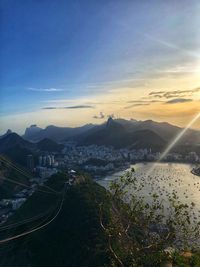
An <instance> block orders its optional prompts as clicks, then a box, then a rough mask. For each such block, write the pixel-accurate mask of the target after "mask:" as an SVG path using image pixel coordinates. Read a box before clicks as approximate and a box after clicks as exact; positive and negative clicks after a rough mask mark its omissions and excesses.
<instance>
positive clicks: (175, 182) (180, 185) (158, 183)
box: [98, 163, 200, 211]
mask: <svg viewBox="0 0 200 267" xmlns="http://www.w3.org/2000/svg"><path fill="white" fill-rule="evenodd" d="M152 164H153V163H147V164H144V163H138V164H136V165H133V166H131V167H134V168H135V174H134V175H135V177H136V178H137V180H138V183H140V184H142V185H143V188H142V190H141V191H140V194H141V195H142V196H144V199H145V200H146V201H147V202H148V200H149V198H150V195H152V194H153V193H156V194H158V195H159V197H160V198H161V199H164V200H167V199H168V198H169V196H170V195H171V194H172V193H173V192H174V193H176V195H177V196H178V197H179V201H180V202H181V203H184V204H191V202H193V203H194V204H195V210H196V211H199V210H200V177H199V176H196V175H193V174H192V173H191V169H192V168H193V166H191V165H189V164H179V163H169V164H168V163H156V164H155V167H154V168H153V171H151V172H149V170H150V169H151V168H152ZM128 170H129V169H128ZM148 173H149V175H148ZM123 174H124V171H120V172H117V173H115V174H113V175H110V176H107V177H105V178H104V179H102V180H99V181H98V182H99V184H100V185H102V186H104V187H105V188H108V187H109V184H110V182H111V181H112V180H115V179H118V178H119V177H120V176H121V175H123Z"/></svg>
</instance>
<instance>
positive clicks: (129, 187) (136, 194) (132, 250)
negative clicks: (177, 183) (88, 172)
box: [99, 168, 200, 267]
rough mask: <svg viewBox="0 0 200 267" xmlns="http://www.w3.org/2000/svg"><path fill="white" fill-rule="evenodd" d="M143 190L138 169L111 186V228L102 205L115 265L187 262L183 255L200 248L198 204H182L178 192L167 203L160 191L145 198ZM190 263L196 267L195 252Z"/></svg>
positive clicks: (188, 260)
mask: <svg viewBox="0 0 200 267" xmlns="http://www.w3.org/2000/svg"><path fill="white" fill-rule="evenodd" d="M143 188H144V183H143V180H142V179H139V178H137V176H135V175H134V168H132V169H131V171H128V172H126V173H125V175H123V176H122V177H120V178H119V179H117V180H115V181H113V182H112V183H111V185H110V191H111V194H110V193H109V196H110V200H111V213H112V223H111V224H109V225H105V224H104V222H103V212H102V205H103V203H101V204H100V212H99V214H100V224H101V227H102V229H103V230H104V231H105V233H106V235H107V238H108V249H109V251H110V253H111V255H112V257H113V266H123V267H124V266H129V267H130V266H163V264H164V263H166V262H170V263H173V261H174V263H175V262H177V259H179V261H180V258H181V259H183V262H184V261H185V258H186V257H185V255H184V253H182V254H181V252H183V251H184V252H185V251H191V250H192V249H194V248H195V249H197V248H198V247H199V246H200V245H198V243H200V242H199V240H200V220H199V218H200V217H199V214H198V213H197V211H196V210H195V204H194V203H193V202H192V203H191V204H190V205H188V204H183V203H181V201H180V200H179V198H178V196H177V194H176V193H175V192H174V191H172V194H169V195H168V199H167V200H166V199H165V200H164V199H162V198H161V196H159V195H158V194H157V193H156V192H150V193H149V194H148V196H146V197H144V190H143ZM177 255H178V257H177ZM190 261H191V265H187V266H194V265H192V253H191V256H190V257H188V259H187V260H186V261H185V262H187V263H188V262H190ZM193 262H194V260H193ZM177 266H180V265H177ZM181 266H184V265H181ZM196 266H197V265H196Z"/></svg>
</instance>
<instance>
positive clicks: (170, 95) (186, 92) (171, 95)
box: [149, 87, 200, 99]
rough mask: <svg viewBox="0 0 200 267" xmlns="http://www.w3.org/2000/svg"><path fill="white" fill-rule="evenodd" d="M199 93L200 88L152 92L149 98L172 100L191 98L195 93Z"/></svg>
mask: <svg viewBox="0 0 200 267" xmlns="http://www.w3.org/2000/svg"><path fill="white" fill-rule="evenodd" d="M198 92H200V87H197V88H193V89H189V90H175V91H152V92H150V93H149V96H152V97H156V98H167V99H168V98H174V97H184V96H192V95H193V94H195V93H198Z"/></svg>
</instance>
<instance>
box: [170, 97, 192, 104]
mask: <svg viewBox="0 0 200 267" xmlns="http://www.w3.org/2000/svg"><path fill="white" fill-rule="evenodd" d="M192 101H193V100H192V99H189V98H174V99H172V100H169V101H167V102H165V104H178V103H186V102H192Z"/></svg>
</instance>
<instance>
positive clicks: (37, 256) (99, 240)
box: [0, 174, 110, 267]
mask: <svg viewBox="0 0 200 267" xmlns="http://www.w3.org/2000/svg"><path fill="white" fill-rule="evenodd" d="M65 181H66V177H65V175H63V174H59V175H56V176H54V177H53V178H52V179H51V180H50V181H49V182H48V185H49V186H53V188H54V189H55V190H58V191H60V190H63V182H65ZM43 190H44V188H43ZM45 190H47V189H46V188H45ZM106 197H107V194H106V191H105V189H104V188H102V187H100V186H99V185H97V184H96V183H94V182H92V181H90V180H89V179H86V182H82V183H79V184H76V185H75V186H72V187H70V188H69V189H67V190H66V193H65V198H64V203H63V207H62V210H61V212H60V214H59V216H58V217H57V218H56V219H55V220H54V221H53V222H52V223H51V224H49V225H48V226H47V227H46V228H44V229H42V230H39V231H37V232H35V233H32V234H31V235H27V236H25V237H22V238H20V239H18V240H14V241H11V242H9V243H5V244H1V245H0V253H1V260H0V266H2V267H4V266H5V267H11V266H12V267H13V266H15V267H25V266H31V267H40V266H41V267H43V266H48V267H49V266H52V267H55V266H59V267H61V266H80V267H81V266H85V267H89V266H91V267H95V266H98V267H99V266H105V264H108V265H107V266H109V262H110V258H109V254H108V252H107V248H106V247H107V245H106V244H107V240H106V237H105V236H104V233H103V231H102V229H101V227H100V223H99V203H100V202H103V201H105V200H106ZM61 198H62V195H56V194H55V195H54V194H48V193H46V194H45V193H39V192H36V193H34V194H33V195H32V196H31V197H30V199H29V200H28V201H27V202H26V203H25V204H24V205H23V206H22V207H21V208H20V209H19V210H18V211H17V212H16V214H15V215H14V216H13V217H12V218H11V219H10V221H9V222H7V223H6V224H10V223H14V222H19V221H22V220H24V219H27V218H30V217H33V216H35V215H37V214H41V213H42V212H47V213H46V214H45V215H44V217H43V218H40V219H39V220H37V221H34V222H32V223H28V224H27V225H25V226H20V227H18V228H17V229H15V231H13V230H12V231H11V230H9V231H7V232H3V234H2V233H1V238H0V239H3V238H6V237H8V236H13V235H16V234H19V233H22V232H24V231H26V230H29V229H30V228H34V227H35V226H37V225H39V224H40V223H41V221H45V217H47V216H49V218H51V217H53V216H54V214H55V211H56V209H57V207H58V206H59V204H60V201H61ZM107 203H108V202H107ZM107 205H108V206H107V207H106V209H105V210H104V217H105V218H104V220H107V221H108V220H109V204H107ZM51 209H54V211H52V210H51ZM49 210H50V212H48V211H49ZM10 248H12V249H11V250H10Z"/></svg>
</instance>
